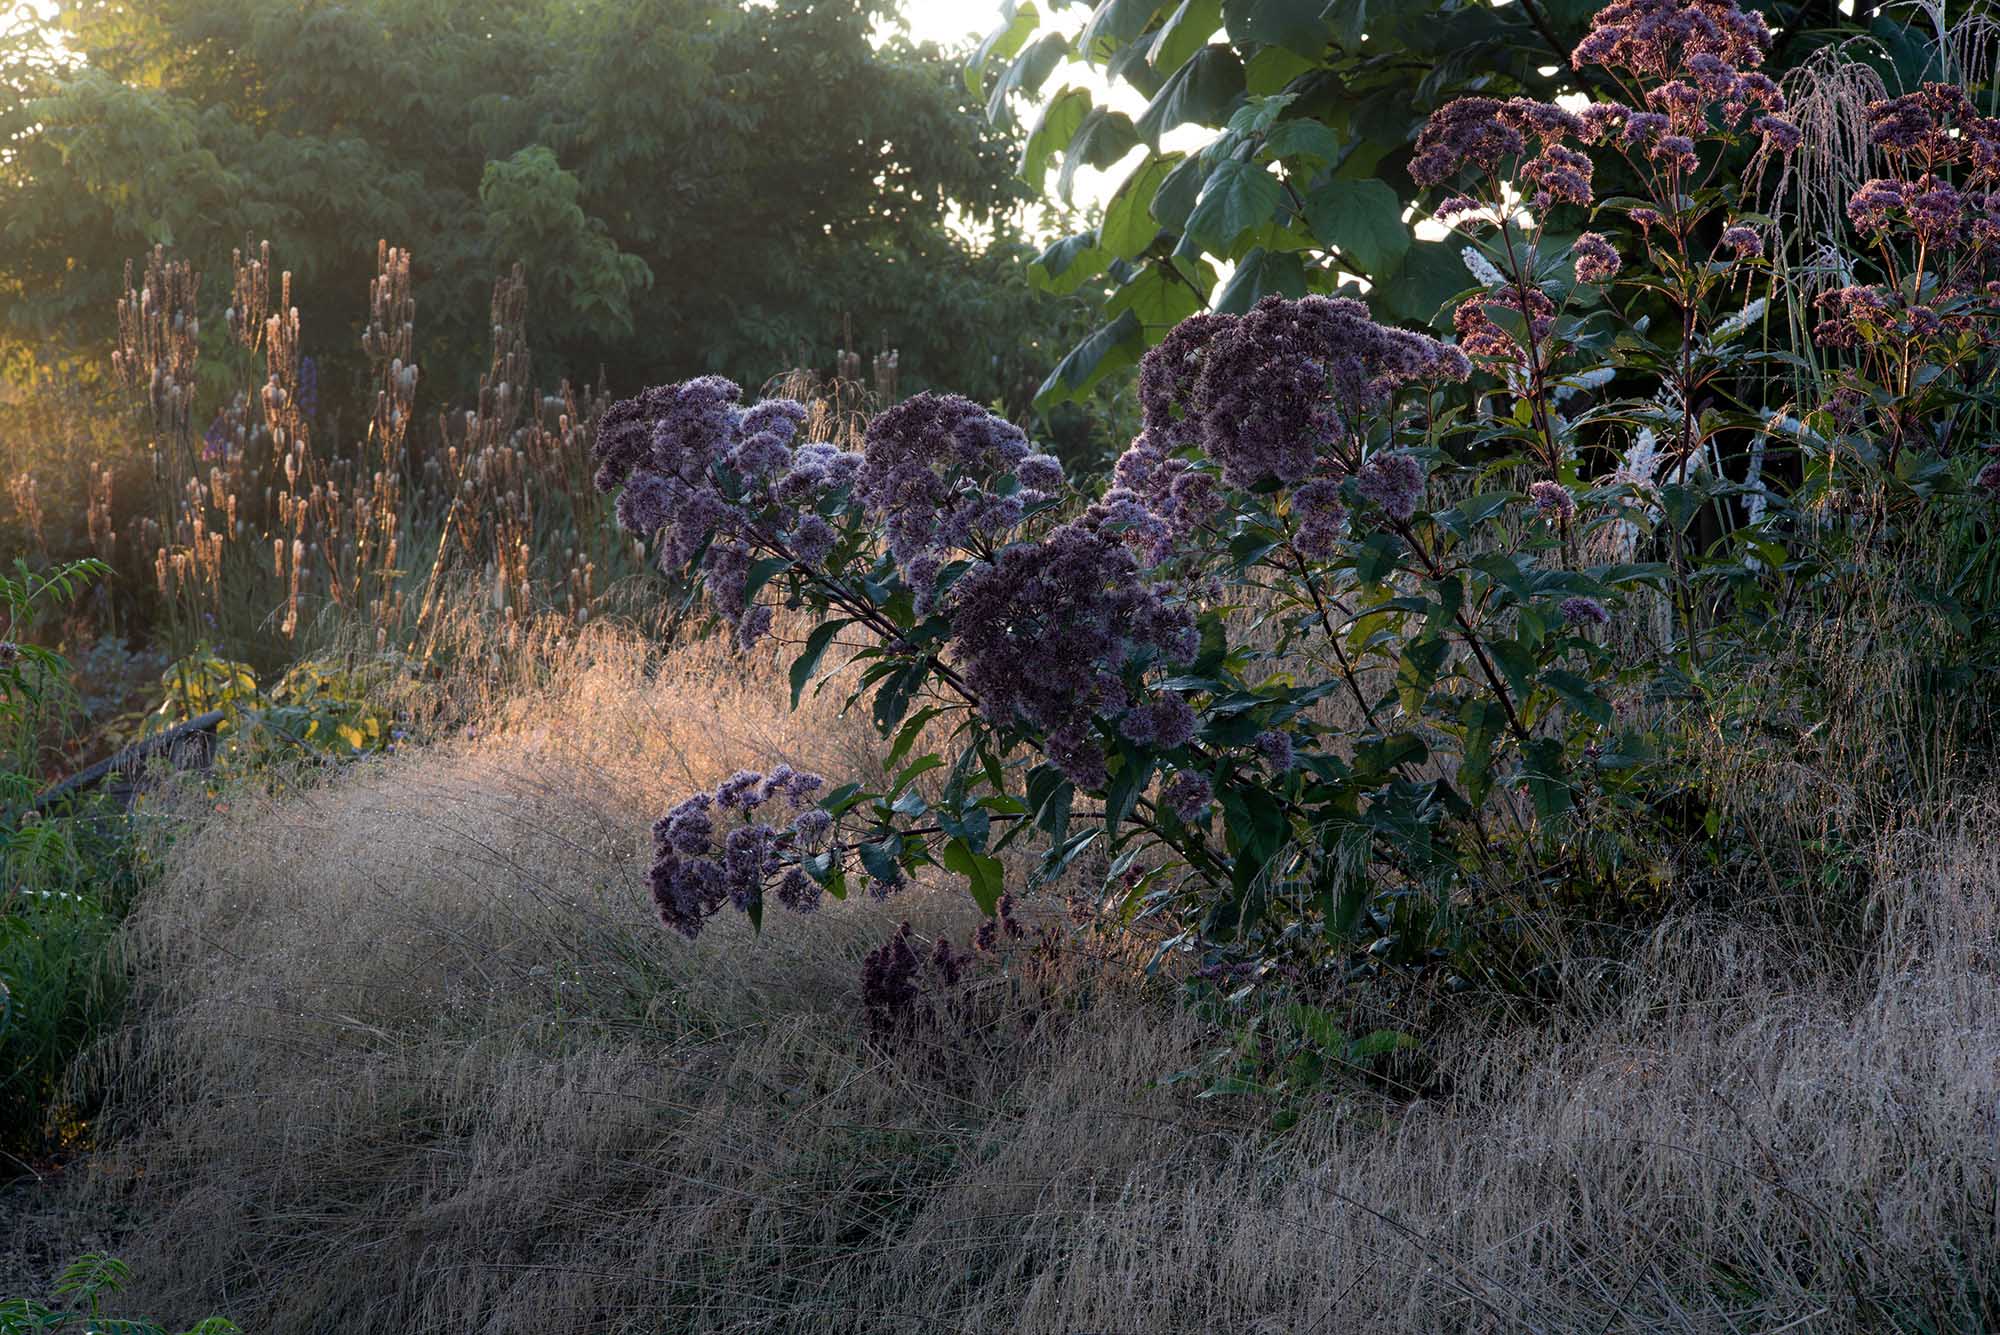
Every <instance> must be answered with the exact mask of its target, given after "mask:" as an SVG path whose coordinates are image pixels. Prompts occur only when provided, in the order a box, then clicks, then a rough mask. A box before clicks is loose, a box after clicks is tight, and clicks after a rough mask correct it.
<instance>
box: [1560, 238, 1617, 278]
mask: <svg viewBox="0 0 2000 1335" xmlns="http://www.w3.org/2000/svg"><path fill="white" fill-rule="evenodd" d="M1570 254H1571V256H1573V257H1574V258H1575V260H1576V278H1577V281H1578V282H1580V283H1608V282H1610V281H1611V280H1612V279H1613V278H1616V277H1617V276H1618V270H1619V269H1620V268H1621V267H1623V266H1622V263H1621V261H1620V260H1619V258H1618V251H1617V250H1616V249H1615V248H1614V247H1613V246H1612V244H1611V242H1610V241H1609V240H1608V239H1606V238H1605V236H1604V234H1603V233H1602V232H1585V233H1583V234H1582V235H1581V236H1579V237H1577V239H1576V243H1575V244H1574V245H1572V246H1571V247H1570Z"/></svg>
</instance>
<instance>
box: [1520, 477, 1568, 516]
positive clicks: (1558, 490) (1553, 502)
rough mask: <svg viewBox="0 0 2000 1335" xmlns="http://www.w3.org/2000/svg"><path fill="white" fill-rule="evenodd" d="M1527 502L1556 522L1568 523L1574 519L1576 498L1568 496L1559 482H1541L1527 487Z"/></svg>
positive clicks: (1566, 490) (1565, 488)
mask: <svg viewBox="0 0 2000 1335" xmlns="http://www.w3.org/2000/svg"><path fill="white" fill-rule="evenodd" d="M1528 500H1529V503H1530V504H1532V505H1533V506H1534V507H1535V509H1536V510H1538V511H1540V512H1541V513H1542V514H1544V515H1547V516H1548V517H1550V518H1552V519H1554V520H1556V521H1557V522H1559V523H1565V524H1566V523H1568V522H1569V521H1570V520H1572V519H1574V518H1576V498H1575V497H1574V496H1572V495H1570V494H1569V488H1568V487H1565V486H1564V485H1563V484H1562V483H1560V482H1549V481H1542V482H1536V483H1532V484H1530V485H1529V487H1528Z"/></svg>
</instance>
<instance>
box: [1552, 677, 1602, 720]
mask: <svg viewBox="0 0 2000 1335" xmlns="http://www.w3.org/2000/svg"><path fill="white" fill-rule="evenodd" d="M1542 680H1543V681H1545V682H1547V683H1548V684H1549V686H1550V687H1551V688H1552V689H1553V690H1554V691H1555V693H1556V694H1557V695H1560V696H1561V697H1562V698H1563V702H1564V703H1565V704H1567V705H1568V706H1569V707H1570V708H1571V709H1574V710H1575V711H1576V712H1577V713H1579V714H1581V715H1583V716H1584V717H1585V718H1588V719H1594V720H1596V721H1597V722H1598V723H1601V724H1603V725H1604V726H1605V727H1607V728H1608V727H1610V726H1611V705H1610V704H1609V702H1607V701H1606V700H1605V699H1604V697H1603V696H1601V695H1599V694H1598V693H1597V692H1596V690H1594V689H1593V688H1592V687H1591V684H1590V683H1589V682H1588V681H1586V680H1585V679H1584V678H1582V677H1579V676H1577V675H1576V673H1574V672H1569V671H1565V670H1564V669H1562V668H1550V669H1548V670H1547V671H1546V672H1544V673H1542Z"/></svg>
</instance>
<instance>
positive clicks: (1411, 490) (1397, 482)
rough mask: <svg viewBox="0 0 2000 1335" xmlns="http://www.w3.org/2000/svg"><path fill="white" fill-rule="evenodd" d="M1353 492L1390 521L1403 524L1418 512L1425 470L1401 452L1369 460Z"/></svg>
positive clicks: (1358, 475)
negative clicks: (1379, 507) (1376, 508)
mask: <svg viewBox="0 0 2000 1335" xmlns="http://www.w3.org/2000/svg"><path fill="white" fill-rule="evenodd" d="M1354 486H1355V490H1357V491H1359V492H1360V493H1361V495H1362V496H1363V497H1364V498H1366V499H1368V500H1371V501H1373V502H1375V504H1377V505H1379V506H1381V507H1382V513H1384V514H1386V515H1388V516H1389V518H1390V519H1392V520H1395V521H1397V522H1398V523H1400V522H1403V521H1405V520H1407V519H1409V518H1410V516H1411V515H1413V514H1415V513H1416V512H1417V502H1418V501H1419V500H1420V499H1421V498H1422V497H1423V494H1424V466H1423V464H1422V463H1420V462H1418V460H1417V458H1416V456H1414V455H1410V454H1405V453H1403V452H1402V451H1400V450H1396V451H1387V452H1384V453H1381V454H1375V455H1371V456H1369V459H1368V461H1367V462H1366V463H1364V464H1362V465H1361V471H1360V473H1358V474H1357V475H1356V476H1355V482H1354Z"/></svg>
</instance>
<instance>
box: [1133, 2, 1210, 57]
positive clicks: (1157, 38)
mask: <svg viewBox="0 0 2000 1335" xmlns="http://www.w3.org/2000/svg"><path fill="white" fill-rule="evenodd" d="M1221 26H1222V0H1181V3H1180V6H1179V7H1178V8H1177V9H1175V10H1174V12H1173V13H1172V14H1169V15H1168V16H1167V21H1166V22H1165V23H1163V24H1161V25H1160V30H1159V32H1158V33H1156V34H1154V36H1153V47H1152V51H1151V52H1150V53H1149V54H1150V58H1151V60H1152V62H1153V68H1154V69H1157V70H1172V69H1179V68H1180V67H1181V66H1182V65H1183V64H1185V63H1186V62H1187V58H1188V57H1189V56H1191V55H1193V54H1194V53H1195V52H1197V51H1199V50H1201V49H1202V48H1203V47H1204V46H1207V45H1208V39H1209V38H1211V37H1213V36H1215V31H1216V29H1217V28H1220V27H1221Z"/></svg>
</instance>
